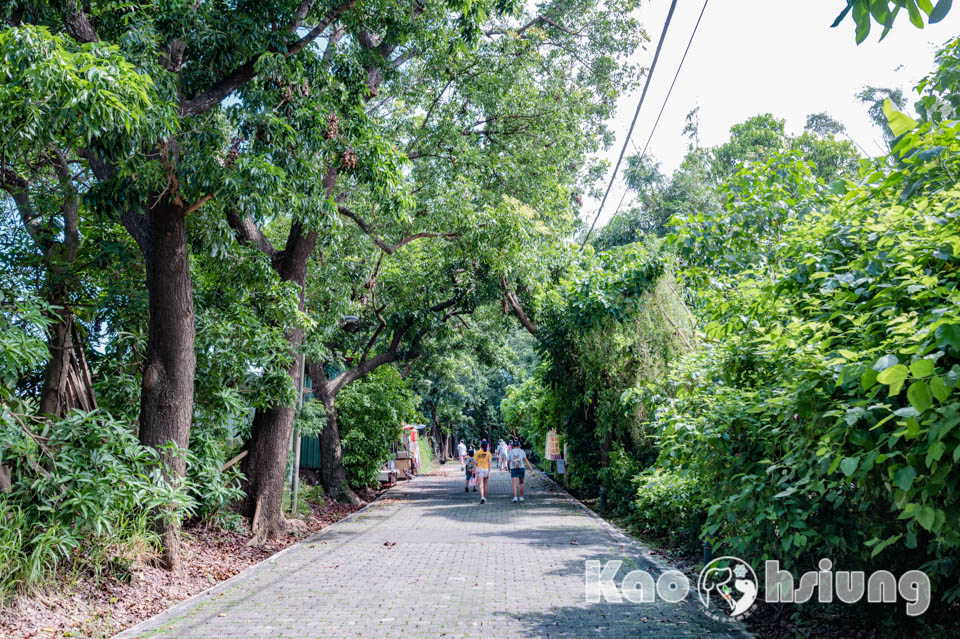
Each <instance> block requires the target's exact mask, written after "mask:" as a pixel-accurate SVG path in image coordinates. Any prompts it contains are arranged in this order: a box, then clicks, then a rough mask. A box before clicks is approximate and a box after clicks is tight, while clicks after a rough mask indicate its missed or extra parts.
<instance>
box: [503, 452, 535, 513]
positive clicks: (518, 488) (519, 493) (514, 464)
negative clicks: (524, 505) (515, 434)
mask: <svg viewBox="0 0 960 639" xmlns="http://www.w3.org/2000/svg"><path fill="white" fill-rule="evenodd" d="M508 464H509V466H510V480H511V481H512V482H513V501H514V502H516V501H523V479H524V475H525V474H526V468H524V464H526V465H527V466H529V467H530V470H533V464H531V463H530V460H529V459H527V454H526V453H525V452H524V451H523V447H522V446H520V440H519V439H515V440H513V442H511V446H510V453H509V457H508Z"/></svg>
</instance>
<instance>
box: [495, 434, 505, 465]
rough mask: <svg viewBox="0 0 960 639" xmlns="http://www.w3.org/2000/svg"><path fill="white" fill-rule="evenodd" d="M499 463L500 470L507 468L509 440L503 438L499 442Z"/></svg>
mask: <svg viewBox="0 0 960 639" xmlns="http://www.w3.org/2000/svg"><path fill="white" fill-rule="evenodd" d="M497 465H498V468H499V469H500V470H506V469H507V442H505V441H503V440H502V439H501V440H500V443H499V444H497Z"/></svg>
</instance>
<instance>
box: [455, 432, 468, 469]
mask: <svg viewBox="0 0 960 639" xmlns="http://www.w3.org/2000/svg"><path fill="white" fill-rule="evenodd" d="M457 457H459V458H460V470H463V465H464V463H466V461H467V445H466V444H464V443H463V440H462V439H461V440H460V443H459V444H457Z"/></svg>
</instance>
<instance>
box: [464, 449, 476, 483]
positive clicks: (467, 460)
mask: <svg viewBox="0 0 960 639" xmlns="http://www.w3.org/2000/svg"><path fill="white" fill-rule="evenodd" d="M476 469H477V461H476V460H475V459H474V458H473V449H472V448H471V449H469V450H468V451H467V453H466V455H464V457H463V470H464V472H466V474H467V483H466V484H464V486H463V492H465V493H469V492H470V485H471V484H473V492H477V483H476V478H475V477H474V475H473V471H475V470H476Z"/></svg>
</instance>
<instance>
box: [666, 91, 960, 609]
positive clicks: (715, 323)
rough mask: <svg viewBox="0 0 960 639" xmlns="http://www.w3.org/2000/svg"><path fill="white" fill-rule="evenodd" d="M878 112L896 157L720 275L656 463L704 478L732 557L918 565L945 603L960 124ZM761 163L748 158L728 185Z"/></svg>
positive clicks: (954, 441)
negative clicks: (705, 343)
mask: <svg viewBox="0 0 960 639" xmlns="http://www.w3.org/2000/svg"><path fill="white" fill-rule="evenodd" d="M887 115H888V117H889V119H890V126H891V129H892V130H893V132H894V134H895V135H897V136H898V137H897V138H896V139H895V140H894V147H893V153H892V156H891V158H890V162H889V163H881V162H876V163H865V164H864V171H863V174H862V176H861V181H860V183H854V182H851V181H847V182H842V183H841V182H838V183H835V184H834V185H833V186H832V189H831V190H832V193H833V195H832V196H830V195H828V194H826V193H820V194H819V195H818V196H817V198H813V199H808V203H809V204H811V205H812V208H810V209H808V210H806V211H805V213H804V215H803V216H794V217H792V218H791V219H790V223H789V224H783V225H781V229H780V231H779V232H778V234H777V236H776V241H775V242H774V241H773V240H772V239H768V240H766V241H765V243H764V255H763V257H762V259H760V260H759V262H758V263H757V264H756V265H754V266H751V265H749V264H739V265H736V266H737V268H739V269H740V270H739V271H736V270H734V271H730V270H729V268H728V267H729V264H728V263H725V267H724V269H722V270H720V271H714V273H715V274H717V276H718V277H721V278H723V282H724V288H723V289H722V290H720V289H714V290H712V291H707V292H706V296H707V297H708V298H709V303H708V304H706V306H705V309H704V310H705V314H706V316H707V319H708V321H709V323H708V324H707V328H708V332H709V334H710V335H711V336H712V337H713V338H714V343H713V345H712V346H710V347H709V348H705V349H703V350H701V351H700V352H698V353H696V354H695V355H693V356H691V357H689V358H687V359H686V360H685V361H683V362H681V363H679V364H677V365H676V366H675V367H674V372H673V378H672V380H673V381H672V385H673V394H675V395H676V397H677V400H676V401H674V402H672V403H670V404H669V405H666V406H665V407H664V408H663V409H662V410H661V411H660V412H659V413H658V414H657V423H656V427H657V428H658V429H659V430H660V431H661V433H662V437H661V441H660V445H661V455H660V462H659V465H660V466H662V467H670V468H674V467H677V466H679V467H680V469H681V472H684V473H686V474H687V475H688V476H689V477H694V478H696V479H697V480H698V481H699V482H700V483H701V485H702V486H704V488H705V490H706V491H707V493H706V499H707V500H708V502H709V507H708V509H707V520H706V523H705V526H704V528H703V532H704V534H705V536H706V537H708V538H709V539H712V540H714V541H715V542H717V543H718V544H719V545H720V546H721V547H722V549H723V552H724V553H728V554H735V555H738V556H742V557H753V558H756V559H758V560H759V559H764V558H776V559H779V560H780V561H781V562H782V563H783V564H784V565H786V566H788V567H789V566H795V567H803V566H809V565H812V564H813V563H814V562H815V561H816V559H817V558H819V557H825V556H826V557H831V558H833V559H834V561H835V562H842V563H843V564H844V565H845V566H850V567H851V568H853V567H859V568H870V567H876V564H875V563H874V562H875V561H883V563H884V567H885V568H888V569H891V570H897V569H901V570H906V569H913V568H922V569H925V570H927V571H929V573H930V574H931V576H932V577H934V579H935V580H936V582H939V583H935V588H937V589H938V590H939V592H940V594H941V595H942V596H943V597H944V598H945V599H946V600H948V601H949V600H953V599H956V598H958V597H960V587H957V586H956V585H955V584H956V577H957V570H958V561H957V558H958V554H960V526H958V523H957V522H960V496H958V495H960V490H958V488H960V470H958V469H960V467H958V465H957V462H958V461H960V429H957V428H956V426H957V425H958V424H960V397H958V392H957V388H958V387H960V311H958V309H960V234H958V231H957V229H958V228H960V226H958V218H960V209H958V208H957V201H958V197H960V184H958V182H957V177H956V176H957V175H960V170H958V169H960V143H958V140H960V135H958V134H960V122H958V121H955V120H940V121H937V122H932V121H928V122H924V123H917V122H914V121H912V120H911V119H910V118H908V117H907V116H905V115H903V114H899V113H896V112H895V111H893V110H892V109H891V108H890V107H889V105H888V108H887ZM752 172H759V174H758V175H756V176H753V177H751V173H752ZM769 176H770V173H769V171H767V170H766V169H764V168H762V166H760V165H758V166H756V167H745V168H742V169H741V171H740V173H739V174H738V177H737V180H738V183H740V184H742V183H753V184H759V183H764V184H769ZM777 179H778V180H784V181H790V180H809V179H810V178H809V176H805V175H804V174H803V173H802V172H792V173H791V172H783V173H779V174H777ZM811 187H812V188H814V190H816V185H815V184H812V183H811ZM803 191H804V189H803V188H801V187H794V186H791V185H789V184H777V185H776V188H767V189H765V190H764V189H761V188H759V187H758V188H755V189H753V190H752V192H751V198H752V199H751V201H750V207H751V210H753V211H760V212H762V211H763V210H764V207H766V208H767V209H768V210H771V211H780V210H781V209H782V206H783V205H784V204H790V205H792V201H790V200H788V199H784V196H783V195H782V194H783V193H785V192H786V193H794V192H803ZM743 201H744V200H743V199H742V198H739V197H738V198H733V197H731V199H729V200H728V206H731V207H733V206H740V203H741V202H743ZM818 202H819V203H818ZM680 235H682V233H681V234H680ZM761 235H762V234H761ZM701 248H705V250H708V251H712V250H714V249H710V248H708V247H706V246H701ZM716 250H717V251H718V253H717V254H716V255H714V257H716V258H717V259H719V260H721V261H722V260H723V254H722V251H725V250H726V249H725V248H723V247H722V246H720V247H717V248H716ZM707 262H708V261H705V260H698V261H697V265H698V266H699V267H702V266H703V265H704V264H707ZM698 275H699V273H698ZM714 281H717V280H716V279H715V280H714Z"/></svg>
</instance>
